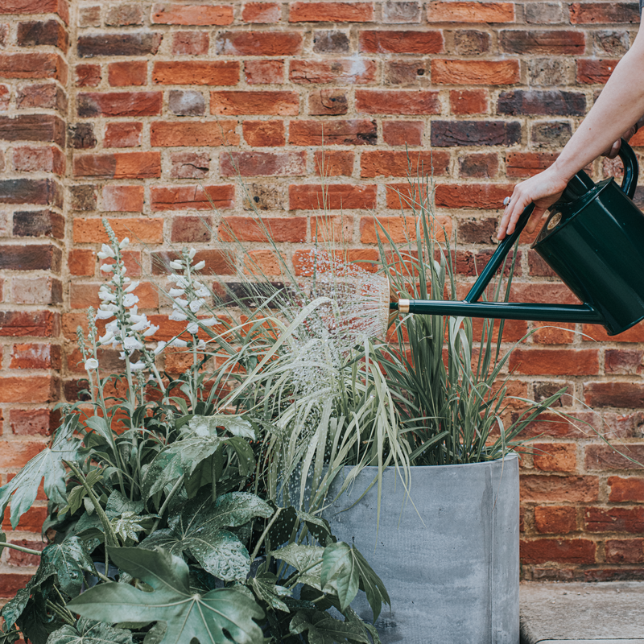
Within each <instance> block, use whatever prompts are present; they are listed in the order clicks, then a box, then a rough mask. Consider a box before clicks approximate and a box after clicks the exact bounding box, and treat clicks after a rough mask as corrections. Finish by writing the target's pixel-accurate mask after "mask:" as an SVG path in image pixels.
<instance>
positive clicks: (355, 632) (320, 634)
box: [290, 611, 371, 644]
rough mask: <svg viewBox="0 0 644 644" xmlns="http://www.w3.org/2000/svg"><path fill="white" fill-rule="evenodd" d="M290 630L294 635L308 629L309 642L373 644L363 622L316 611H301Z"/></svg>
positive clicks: (316, 643) (319, 643)
mask: <svg viewBox="0 0 644 644" xmlns="http://www.w3.org/2000/svg"><path fill="white" fill-rule="evenodd" d="M290 631H291V633H293V635H300V634H301V633H303V632H304V631H308V640H309V644H335V643H336V642H337V643H338V644H352V643H353V642H364V643H365V644H371V642H370V640H369V638H368V637H367V635H366V634H365V632H364V628H362V625H361V624H358V623H355V622H349V621H346V622H341V621H340V620H338V619H335V618H333V617H331V615H329V613H322V612H321V611H315V612H312V613H309V615H307V613H306V612H305V611H299V612H298V613H297V614H296V615H295V617H294V618H293V619H292V620H291V625H290Z"/></svg>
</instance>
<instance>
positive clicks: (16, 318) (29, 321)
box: [0, 311, 60, 338]
mask: <svg viewBox="0 0 644 644" xmlns="http://www.w3.org/2000/svg"><path fill="white" fill-rule="evenodd" d="M59 331H60V316H59V314H58V313H56V312H55V311H0V336H2V337H28V336H32V337H36V338H51V337H54V336H56V335H58V333H59Z"/></svg>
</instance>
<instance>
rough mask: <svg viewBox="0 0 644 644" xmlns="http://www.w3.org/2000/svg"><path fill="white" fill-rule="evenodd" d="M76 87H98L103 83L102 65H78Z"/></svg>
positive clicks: (75, 69)
mask: <svg viewBox="0 0 644 644" xmlns="http://www.w3.org/2000/svg"><path fill="white" fill-rule="evenodd" d="M74 71H75V72H76V80H75V85H76V87H96V86H97V85H100V83H101V66H100V65H76V67H75V68H74Z"/></svg>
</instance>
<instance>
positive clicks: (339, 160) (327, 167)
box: [315, 150, 355, 177]
mask: <svg viewBox="0 0 644 644" xmlns="http://www.w3.org/2000/svg"><path fill="white" fill-rule="evenodd" d="M354 156H355V155H354V153H353V152H345V151H339V150H334V151H331V150H316V152H315V173H316V174H317V175H319V176H322V177H341V176H345V177H350V176H351V175H352V174H353V159H354Z"/></svg>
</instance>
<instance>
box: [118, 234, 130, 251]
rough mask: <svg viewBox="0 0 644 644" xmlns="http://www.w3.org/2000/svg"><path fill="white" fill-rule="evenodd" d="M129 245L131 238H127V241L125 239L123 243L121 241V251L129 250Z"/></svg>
mask: <svg viewBox="0 0 644 644" xmlns="http://www.w3.org/2000/svg"><path fill="white" fill-rule="evenodd" d="M129 245H130V239H129V237H126V238H125V239H123V241H121V243H120V244H119V248H120V249H121V250H123V249H124V248H127V247H128V246H129Z"/></svg>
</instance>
